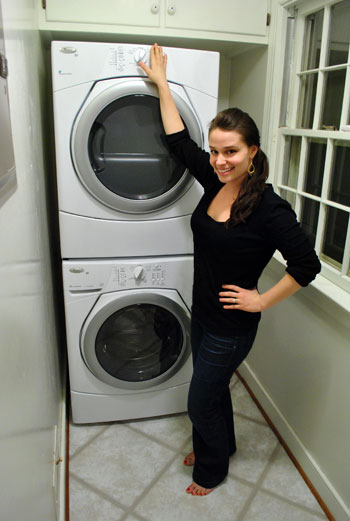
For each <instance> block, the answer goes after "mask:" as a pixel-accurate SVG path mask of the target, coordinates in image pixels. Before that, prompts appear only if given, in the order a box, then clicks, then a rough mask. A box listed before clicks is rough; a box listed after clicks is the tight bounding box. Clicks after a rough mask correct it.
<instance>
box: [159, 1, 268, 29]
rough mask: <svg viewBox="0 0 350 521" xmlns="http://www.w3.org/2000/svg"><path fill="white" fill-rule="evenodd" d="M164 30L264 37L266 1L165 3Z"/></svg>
mask: <svg viewBox="0 0 350 521" xmlns="http://www.w3.org/2000/svg"><path fill="white" fill-rule="evenodd" d="M165 25H166V27H173V28H177V29H188V30H194V31H210V32H224V33H237V34H248V35H255V36H257V35H258V36H265V35H266V30H267V0H215V1H214V2H213V1H212V0H194V1H191V0H190V1H188V0H167V2H166V13H165Z"/></svg>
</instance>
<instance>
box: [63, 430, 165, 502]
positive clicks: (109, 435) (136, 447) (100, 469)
mask: <svg viewBox="0 0 350 521" xmlns="http://www.w3.org/2000/svg"><path fill="white" fill-rule="evenodd" d="M173 456H174V453H173V452H172V451H171V450H168V449H166V448H164V447H162V446H161V445H159V444H158V443H155V442H153V441H151V440H150V439H148V438H146V437H145V436H143V435H142V434H139V433H137V432H134V431H133V430H132V429H129V428H128V427H127V426H125V425H122V424H112V425H111V426H110V427H108V429H107V430H105V431H104V432H103V433H102V434H101V435H100V436H99V437H98V438H97V439H96V440H94V441H92V442H91V443H90V444H89V445H88V446H87V447H85V448H84V449H83V450H82V451H81V452H80V453H79V454H77V455H76V457H75V458H73V459H72V461H71V464H70V468H71V471H72V472H73V473H74V474H76V475H77V476H78V477H81V478H82V479H84V480H85V481H87V482H88V483H90V484H91V485H93V486H94V487H95V488H98V489H99V490H101V491H103V492H104V493H105V494H107V495H108V496H110V497H112V498H114V499H116V500H117V501H118V502H119V503H121V504H122V505H123V506H130V505H131V504H132V503H133V502H134V500H135V499H136V498H137V497H138V496H139V495H140V494H141V493H142V492H143V490H144V488H145V487H146V486H147V485H149V483H150V482H151V481H152V479H153V478H154V477H155V476H156V475H157V474H158V473H159V472H160V470H161V469H162V468H164V467H165V466H166V465H167V462H169V461H170V460H171V458H173Z"/></svg>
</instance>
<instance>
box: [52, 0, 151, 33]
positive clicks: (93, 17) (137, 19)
mask: <svg viewBox="0 0 350 521" xmlns="http://www.w3.org/2000/svg"><path fill="white" fill-rule="evenodd" d="M45 4H46V20H47V21H48V22H69V23H78V24H83V23H89V24H91V23H92V24H116V25H130V26H133V25H140V26H142V27H159V26H160V4H161V2H160V0H154V1H151V0H127V1H125V0H99V1H98V2H96V0H46V2H45Z"/></svg>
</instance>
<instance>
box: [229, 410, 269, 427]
mask: <svg viewBox="0 0 350 521" xmlns="http://www.w3.org/2000/svg"><path fill="white" fill-rule="evenodd" d="M233 413H234V416H238V417H239V418H243V419H244V420H249V421H251V422H254V423H257V424H258V425H262V426H263V427H269V428H270V425H269V424H268V423H267V422H266V421H265V419H264V418H263V419H262V420H259V419H258V418H252V417H251V416H248V415H247V414H244V413H242V412H236V411H233Z"/></svg>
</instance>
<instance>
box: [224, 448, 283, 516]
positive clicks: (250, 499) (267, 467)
mask: <svg viewBox="0 0 350 521" xmlns="http://www.w3.org/2000/svg"><path fill="white" fill-rule="evenodd" d="M279 448H280V447H279V445H278V444H277V445H276V447H275V448H274V450H273V451H272V453H271V455H270V457H269V459H268V461H267V463H266V465H265V468H264V470H263V471H262V473H261V474H260V477H259V478H258V480H257V481H256V483H255V485H253V489H252V491H251V493H250V495H249V497H248V499H247V501H246V502H245V505H244V507H243V508H242V510H241V512H240V515H239V517H238V518H237V521H244V518H245V516H246V514H247V512H248V510H249V508H250V507H251V504H252V503H253V501H254V499H255V497H256V495H257V494H258V492H259V491H260V486H261V484H262V482H263V481H264V479H265V477H266V474H267V473H268V471H269V470H270V467H271V466H272V464H273V462H274V460H275V458H276V456H277V453H278V451H279ZM231 477H232V475H231Z"/></svg>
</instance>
